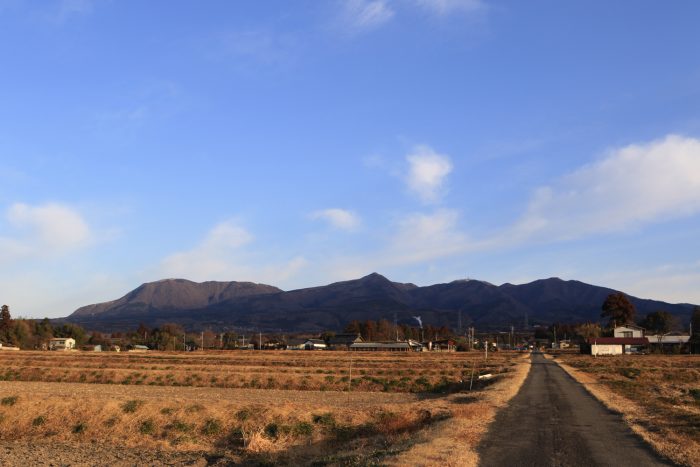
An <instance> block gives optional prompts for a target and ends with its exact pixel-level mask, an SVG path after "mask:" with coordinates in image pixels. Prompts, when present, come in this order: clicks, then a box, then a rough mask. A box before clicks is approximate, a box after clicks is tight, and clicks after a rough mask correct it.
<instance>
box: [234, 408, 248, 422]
mask: <svg viewBox="0 0 700 467" xmlns="http://www.w3.org/2000/svg"><path fill="white" fill-rule="evenodd" d="M251 415H252V414H251V413H250V410H248V409H241V410H239V411H238V412H236V420H238V421H239V422H245V421H246V420H248V419H249V418H250V416H251Z"/></svg>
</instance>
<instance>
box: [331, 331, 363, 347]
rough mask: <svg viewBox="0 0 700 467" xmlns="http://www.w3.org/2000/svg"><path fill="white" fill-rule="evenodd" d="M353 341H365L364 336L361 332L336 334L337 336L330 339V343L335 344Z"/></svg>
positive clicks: (347, 343)
mask: <svg viewBox="0 0 700 467" xmlns="http://www.w3.org/2000/svg"><path fill="white" fill-rule="evenodd" d="M353 342H363V340H362V336H360V335H359V334H351V333H348V334H336V335H335V336H333V337H331V338H330V339H328V343H329V344H331V345H333V344H346V345H349V344H352V343H353Z"/></svg>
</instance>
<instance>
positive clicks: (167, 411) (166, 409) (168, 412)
mask: <svg viewBox="0 0 700 467" xmlns="http://www.w3.org/2000/svg"><path fill="white" fill-rule="evenodd" d="M174 411H175V410H173V409H172V408H170V407H163V408H162V409H160V413H162V414H163V415H171V414H172V413H173V412H174Z"/></svg>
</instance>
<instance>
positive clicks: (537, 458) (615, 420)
mask: <svg viewBox="0 0 700 467" xmlns="http://www.w3.org/2000/svg"><path fill="white" fill-rule="evenodd" d="M531 358H532V368H531V370H530V374H529V375H528V377H527V379H526V380H525V383H524V384H523V387H522V388H521V389H520V392H518V394H517V395H516V396H515V397H514V398H513V399H512V400H511V402H510V404H509V405H508V407H507V408H505V409H503V410H502V411H501V412H500V413H499V414H498V415H497V416H496V420H495V422H494V423H493V424H492V425H491V427H490V429H489V432H488V433H487V434H486V436H485V437H484V440H483V441H482V442H481V444H480V446H479V455H480V458H481V464H480V465H482V466H499V467H500V466H581V467H583V466H585V467H590V466H608V465H609V466H619V467H622V466H635V467H641V466H656V465H673V464H671V463H668V462H667V461H664V460H663V459H661V458H659V457H658V456H657V455H656V454H655V453H654V452H653V451H652V450H651V449H650V448H649V447H648V446H647V445H646V444H645V443H644V442H643V441H642V440H641V439H640V438H639V437H637V436H636V435H635V434H634V433H633V432H632V431H631V430H630V429H629V428H628V427H627V425H625V423H624V422H623V421H622V417H621V416H620V415H616V414H613V413H612V412H610V411H609V410H608V409H606V408H605V407H604V406H603V405H602V404H601V403H600V402H598V401H597V400H595V399H594V398H593V397H592V396H591V395H590V394H588V392H586V390H585V389H584V388H583V386H581V385H580V384H579V383H577V382H576V381H574V380H573V379H572V378H571V377H570V376H569V375H568V374H567V373H566V372H564V370H562V369H561V368H560V367H559V365H557V364H556V363H555V362H553V361H551V360H546V359H545V358H544V357H543V356H542V354H539V353H533V354H532V357H531Z"/></svg>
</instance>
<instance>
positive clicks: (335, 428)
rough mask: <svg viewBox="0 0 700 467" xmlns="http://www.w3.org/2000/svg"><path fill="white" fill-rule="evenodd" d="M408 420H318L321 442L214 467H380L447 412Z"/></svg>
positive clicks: (426, 412)
mask: <svg viewBox="0 0 700 467" xmlns="http://www.w3.org/2000/svg"><path fill="white" fill-rule="evenodd" d="M412 415H413V416H412V417H410V418H409V417H408V416H406V415H405V414H393V413H389V412H380V413H378V414H376V415H375V416H374V419H373V420H372V421H371V422H368V423H364V424H361V425H355V426H352V425H344V424H341V423H338V422H336V421H335V420H333V419H332V418H327V419H318V420H316V421H315V425H314V426H315V429H316V430H318V431H320V432H321V433H323V436H324V439H323V440H321V441H316V442H308V443H307V444H304V445H294V446H290V447H288V448H287V449H285V450H283V451H280V452H277V453H269V452H268V453H260V454H248V455H245V456H244V457H243V459H242V462H239V463H235V464H234V463H231V464H214V465H245V466H265V465H270V466H272V465H275V466H277V465H308V466H315V467H321V466H331V465H381V464H382V460H383V459H384V458H386V457H388V456H395V455H397V454H400V453H401V452H403V451H405V450H407V449H409V448H410V447H411V446H412V445H413V443H414V442H415V440H414V439H413V437H412V436H411V435H413V434H415V433H416V432H418V431H420V430H423V429H425V428H428V427H430V426H431V425H433V424H435V423H438V422H441V421H443V420H447V419H448V418H450V414H449V413H447V412H442V411H440V412H433V413H431V411H429V410H425V409H423V410H420V411H419V412H418V413H417V414H412Z"/></svg>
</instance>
